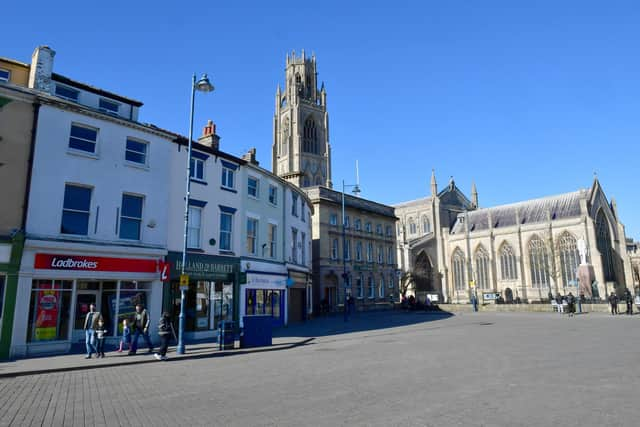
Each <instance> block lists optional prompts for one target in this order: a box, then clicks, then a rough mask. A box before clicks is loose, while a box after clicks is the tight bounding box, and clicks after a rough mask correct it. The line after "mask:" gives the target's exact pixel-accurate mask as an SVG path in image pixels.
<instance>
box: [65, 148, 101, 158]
mask: <svg viewBox="0 0 640 427" xmlns="http://www.w3.org/2000/svg"><path fill="white" fill-rule="evenodd" d="M67 154H70V155H72V156H78V157H85V158H87V159H92V160H98V159H99V158H100V157H99V156H98V155H97V154H95V153H89V152H88V151H82V150H76V149H74V148H67Z"/></svg>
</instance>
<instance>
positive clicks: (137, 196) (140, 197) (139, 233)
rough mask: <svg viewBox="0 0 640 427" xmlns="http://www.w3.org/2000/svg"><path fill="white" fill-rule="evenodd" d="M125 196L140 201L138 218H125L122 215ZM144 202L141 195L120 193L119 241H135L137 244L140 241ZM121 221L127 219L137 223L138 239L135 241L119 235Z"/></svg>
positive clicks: (119, 233) (119, 232)
mask: <svg viewBox="0 0 640 427" xmlns="http://www.w3.org/2000/svg"><path fill="white" fill-rule="evenodd" d="M125 196H127V197H135V198H138V199H142V203H141V209H140V218H138V217H133V216H125V215H124V206H123V204H124V198H125ZM144 202H145V197H144V196H143V195H141V194H133V193H122V201H121V204H120V223H119V227H118V238H119V239H123V240H130V241H136V242H139V241H141V240H142V218H143V216H144ZM123 219H128V220H132V221H138V238H137V239H130V238H128V237H122V235H121V233H122V222H123V221H122V220H123Z"/></svg>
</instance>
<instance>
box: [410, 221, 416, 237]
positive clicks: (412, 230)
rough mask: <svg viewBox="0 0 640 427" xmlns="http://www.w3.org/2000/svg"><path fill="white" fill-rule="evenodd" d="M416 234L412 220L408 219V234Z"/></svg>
mask: <svg viewBox="0 0 640 427" xmlns="http://www.w3.org/2000/svg"><path fill="white" fill-rule="evenodd" d="M416 233H417V229H416V223H415V221H414V220H413V218H409V234H416Z"/></svg>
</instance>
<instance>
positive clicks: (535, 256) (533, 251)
mask: <svg viewBox="0 0 640 427" xmlns="http://www.w3.org/2000/svg"><path fill="white" fill-rule="evenodd" d="M528 249H529V267H530V270H531V285H532V286H533V287H534V288H537V289H542V288H546V287H549V284H550V281H549V255H548V254H547V248H546V246H545V244H544V242H543V241H542V239H541V238H539V237H538V236H534V237H533V238H532V239H531V241H529V245H528Z"/></svg>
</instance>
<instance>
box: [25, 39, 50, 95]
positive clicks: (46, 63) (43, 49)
mask: <svg viewBox="0 0 640 427" xmlns="http://www.w3.org/2000/svg"><path fill="white" fill-rule="evenodd" d="M54 56H56V52H55V51H54V50H53V49H51V48H50V47H49V46H38V47H37V48H36V49H35V50H34V51H33V55H31V68H30V69H29V87H30V88H32V89H37V90H41V91H43V92H48V93H53V82H52V81H51V73H52V72H53V57H54Z"/></svg>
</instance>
